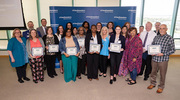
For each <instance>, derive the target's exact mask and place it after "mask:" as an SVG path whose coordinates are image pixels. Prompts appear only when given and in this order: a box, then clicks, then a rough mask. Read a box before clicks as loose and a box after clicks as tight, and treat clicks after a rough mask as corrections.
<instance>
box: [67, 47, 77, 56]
mask: <svg viewBox="0 0 180 100" xmlns="http://www.w3.org/2000/svg"><path fill="white" fill-rule="evenodd" d="M66 53H67V54H68V55H76V54H77V48H76V47H68V48H66Z"/></svg>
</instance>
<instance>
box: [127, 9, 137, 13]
mask: <svg viewBox="0 0 180 100" xmlns="http://www.w3.org/2000/svg"><path fill="white" fill-rule="evenodd" d="M128 11H129V12H133V13H136V10H132V9H130V10H128Z"/></svg>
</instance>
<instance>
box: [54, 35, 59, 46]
mask: <svg viewBox="0 0 180 100" xmlns="http://www.w3.org/2000/svg"><path fill="white" fill-rule="evenodd" d="M54 40H55V44H59V40H58V37H57V36H56V35H54Z"/></svg>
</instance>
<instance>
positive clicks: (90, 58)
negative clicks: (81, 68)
mask: <svg viewBox="0 0 180 100" xmlns="http://www.w3.org/2000/svg"><path fill="white" fill-rule="evenodd" d="M98 63H99V54H87V77H88V79H90V78H91V79H96V78H98Z"/></svg>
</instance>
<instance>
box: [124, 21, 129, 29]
mask: <svg viewBox="0 0 180 100" xmlns="http://www.w3.org/2000/svg"><path fill="white" fill-rule="evenodd" d="M126 24H129V25H130V28H131V23H130V22H126V23H124V25H123V26H126Z"/></svg>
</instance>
